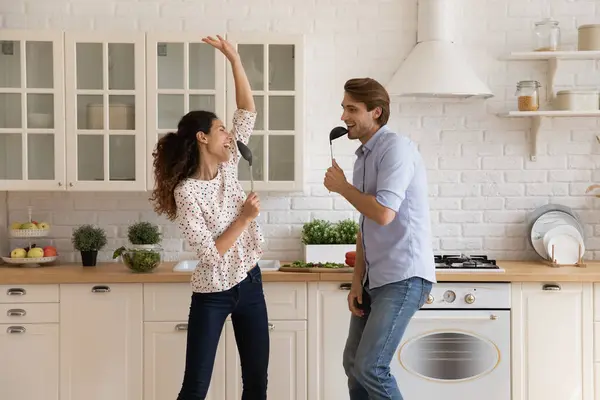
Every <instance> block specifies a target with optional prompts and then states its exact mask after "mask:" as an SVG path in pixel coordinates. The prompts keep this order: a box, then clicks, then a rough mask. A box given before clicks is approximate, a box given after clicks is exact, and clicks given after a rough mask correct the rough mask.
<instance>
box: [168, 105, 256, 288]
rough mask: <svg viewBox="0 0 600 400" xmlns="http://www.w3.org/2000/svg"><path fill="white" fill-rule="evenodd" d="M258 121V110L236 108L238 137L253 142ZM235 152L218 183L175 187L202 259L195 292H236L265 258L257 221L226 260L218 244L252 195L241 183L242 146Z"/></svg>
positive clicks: (182, 220) (181, 218) (187, 233)
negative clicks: (240, 149)
mask: <svg viewBox="0 0 600 400" xmlns="http://www.w3.org/2000/svg"><path fill="white" fill-rule="evenodd" d="M255 121H256V113H255V112H250V111H247V110H242V109H238V110H236V111H235V113H234V115H233V127H232V131H231V133H232V135H233V137H234V138H235V139H236V140H240V141H241V142H243V143H244V144H247V143H248V141H249V139H250V135H251V134H252V131H253V128H254V123H255ZM234 149H235V151H233V152H232V153H233V154H232V157H231V159H230V160H229V161H228V162H226V163H222V164H220V165H219V168H218V170H217V176H216V177H215V178H214V179H212V180H210V181H204V180H199V179H193V178H188V179H185V180H184V181H182V182H181V183H180V184H179V185H178V186H177V187H176V188H175V192H174V195H175V202H176V204H177V222H178V224H179V227H180V228H181V230H182V232H183V236H184V238H185V239H186V240H187V241H188V243H189V245H190V246H191V247H192V248H193V249H194V250H195V251H196V254H197V255H198V259H199V260H200V261H199V263H198V265H197V266H196V269H195V270H194V272H193V274H192V282H191V283H192V289H193V291H194V292H201V293H210V292H220V291H224V290H227V289H230V288H232V287H233V286H235V285H236V284H238V283H239V282H241V281H242V280H244V279H245V278H246V276H247V272H248V271H249V270H250V269H252V267H254V266H255V265H256V263H257V262H258V260H259V259H260V257H261V256H262V254H263V250H262V247H261V244H262V243H263V242H264V238H263V235H262V232H261V229H260V227H259V225H258V223H257V222H256V220H254V221H252V222H251V223H250V225H249V226H248V228H247V229H246V230H244V231H243V232H242V234H241V235H240V236H239V238H238V239H237V241H236V242H235V243H234V245H233V246H232V247H231V248H230V249H229V250H228V251H227V252H226V253H225V254H224V255H223V256H221V255H220V254H219V252H218V251H217V247H216V245H215V240H216V239H217V238H218V237H219V236H221V234H223V232H225V230H227V228H228V227H229V226H230V225H231V224H232V223H233V222H234V221H235V220H236V219H237V217H238V216H239V215H240V213H241V211H242V206H243V204H244V202H245V201H246V196H247V195H246V193H244V190H243V189H242V186H241V185H240V183H239V182H238V179H237V164H238V162H239V160H240V153H239V151H238V150H237V146H234Z"/></svg>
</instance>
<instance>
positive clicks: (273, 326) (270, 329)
mask: <svg viewBox="0 0 600 400" xmlns="http://www.w3.org/2000/svg"><path fill="white" fill-rule="evenodd" d="M273 329H275V325H274V324H272V323H270V322H269V331H272V330H273Z"/></svg>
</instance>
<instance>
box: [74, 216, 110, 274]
mask: <svg viewBox="0 0 600 400" xmlns="http://www.w3.org/2000/svg"><path fill="white" fill-rule="evenodd" d="M71 242H72V243H73V247H75V250H79V252H80V254H81V263H82V264H83V266H84V267H93V266H95V265H96V260H97V258H98V251H99V250H100V249H102V248H103V247H104V246H106V232H104V229H102V228H99V227H96V226H92V225H89V224H85V225H81V226H80V227H78V228H76V229H74V230H73V236H72V238H71Z"/></svg>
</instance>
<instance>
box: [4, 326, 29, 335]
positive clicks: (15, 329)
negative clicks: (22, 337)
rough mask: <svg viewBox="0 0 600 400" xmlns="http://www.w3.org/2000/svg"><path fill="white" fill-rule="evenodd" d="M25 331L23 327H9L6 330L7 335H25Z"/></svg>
mask: <svg viewBox="0 0 600 400" xmlns="http://www.w3.org/2000/svg"><path fill="white" fill-rule="evenodd" d="M25 330H26V329H25V327H24V326H9V327H8V328H6V332H7V333H25Z"/></svg>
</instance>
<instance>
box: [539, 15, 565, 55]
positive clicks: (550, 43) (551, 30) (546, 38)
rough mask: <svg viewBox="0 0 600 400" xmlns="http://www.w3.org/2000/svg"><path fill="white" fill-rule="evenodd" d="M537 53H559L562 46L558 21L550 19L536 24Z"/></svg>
mask: <svg viewBox="0 0 600 400" xmlns="http://www.w3.org/2000/svg"><path fill="white" fill-rule="evenodd" d="M533 40H534V43H535V51H557V50H558V47H559V46H560V28H559V26H558V21H555V20H553V19H550V18H544V19H543V20H541V21H539V22H536V23H535V28H534V30H533Z"/></svg>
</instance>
